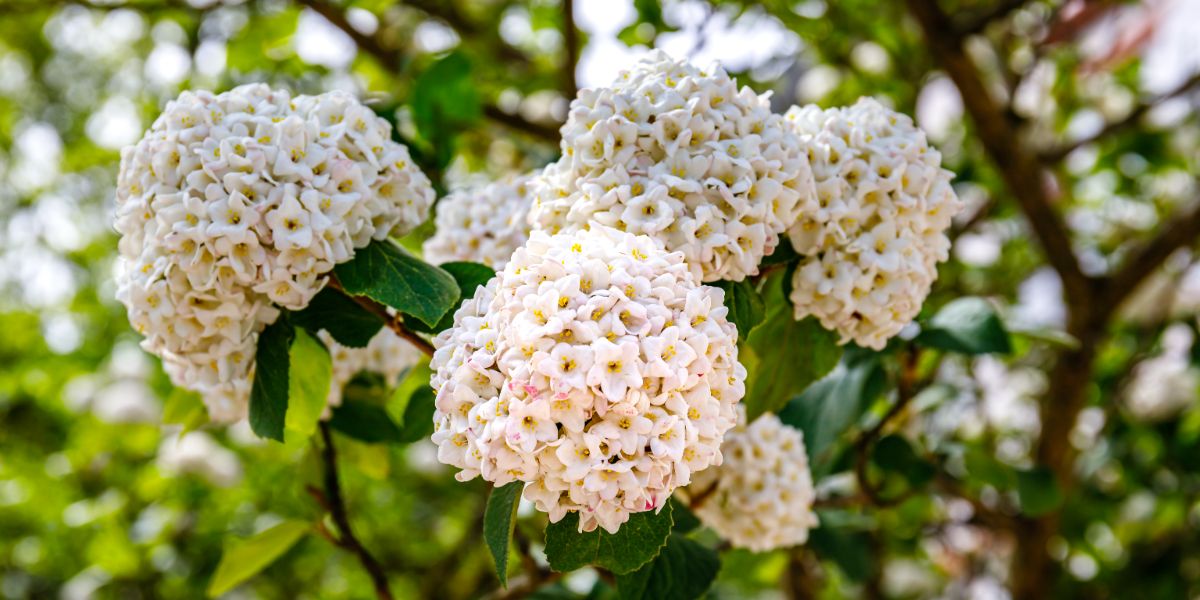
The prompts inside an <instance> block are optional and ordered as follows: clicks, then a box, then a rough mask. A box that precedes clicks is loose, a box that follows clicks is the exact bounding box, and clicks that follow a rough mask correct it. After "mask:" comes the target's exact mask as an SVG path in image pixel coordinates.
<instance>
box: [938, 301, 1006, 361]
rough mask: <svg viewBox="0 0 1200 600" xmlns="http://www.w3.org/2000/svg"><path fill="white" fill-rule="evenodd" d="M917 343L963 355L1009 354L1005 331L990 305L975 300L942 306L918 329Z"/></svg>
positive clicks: (954, 302) (986, 302)
mask: <svg viewBox="0 0 1200 600" xmlns="http://www.w3.org/2000/svg"><path fill="white" fill-rule="evenodd" d="M917 342H918V343H920V344H922V345H924V346H927V347H930V348H938V349H940V350H948V351H950V352H960V353H963V354H989V353H999V354H1008V353H1010V352H1012V341H1011V340H1010V339H1009V337H1008V331H1007V330H1005V328H1004V323H1003V322H1002V321H1001V320H1000V316H999V315H997V314H996V309H995V308H994V307H993V306H992V303H991V302H988V301H987V300H984V299H983V298H975V297H969V298H959V299H957V300H953V301H951V302H950V303H949V304H947V305H945V306H943V307H942V309H941V310H939V311H938V312H937V314H935V315H933V318H931V319H930V320H929V323H928V324H926V325H925V326H924V327H922V328H921V334H920V335H919V336H917Z"/></svg>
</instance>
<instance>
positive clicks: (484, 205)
mask: <svg viewBox="0 0 1200 600" xmlns="http://www.w3.org/2000/svg"><path fill="white" fill-rule="evenodd" d="M531 175H532V174H527V175H523V176H520V177H510V178H507V179H504V180H501V181H496V182H493V183H489V184H487V185H484V186H480V187H474V188H467V189H463V190H458V191H454V192H451V193H450V194H448V195H447V196H446V197H445V198H442V199H441V201H440V202H438V205H437V217H436V219H435V223H436V225H437V231H436V232H435V233H434V234H433V237H431V238H429V239H428V240H426V241H425V245H424V254H425V260H428V261H429V262H431V263H434V264H442V263H447V262H452V261H462V260H465V261H470V262H477V263H482V264H485V265H487V266H489V267H492V268H493V269H503V268H504V265H505V264H507V263H508V259H509V257H511V256H512V253H513V252H514V251H515V250H516V249H517V248H518V247H520V246H521V244H524V243H525V240H527V239H529V229H530V225H529V218H528V217H529V206H530V204H532V202H533V198H532V196H531V195H530V193H529V190H530V187H529V178H530V176H531Z"/></svg>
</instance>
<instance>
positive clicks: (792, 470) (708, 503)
mask: <svg viewBox="0 0 1200 600" xmlns="http://www.w3.org/2000/svg"><path fill="white" fill-rule="evenodd" d="M738 409H739V410H738V412H739V415H738V417H739V418H738V426H737V427H736V428H735V429H733V430H732V431H730V432H729V433H727V434H726V435H725V444H724V445H722V446H721V453H722V454H723V455H724V457H725V462H724V463H722V464H721V466H719V467H716V468H712V469H708V470H707V471H702V472H700V473H697V474H696V476H695V477H694V478H693V479H692V484H691V485H690V486H689V487H688V488H687V489H686V490H682V491H680V494H681V495H682V496H684V497H685V499H687V500H688V501H689V502H691V503H692V504H693V506H692V510H693V511H694V512H695V513H696V516H697V517H699V518H700V521H701V522H703V523H704V524H705V525H707V526H708V527H711V528H712V529H713V531H715V532H717V534H718V535H720V536H721V537H723V538H725V539H726V540H728V541H729V542H730V543H732V544H733V545H734V546H737V547H740V548H746V549H748V550H752V551H754V552H766V551H768V550H774V549H776V548H786V547H789V546H796V545H799V544H803V543H804V542H806V541H807V540H808V530H809V529H812V528H814V527H816V526H817V515H816V513H814V512H813V510H812V505H813V500H815V498H816V493H815V492H814V490H813V481H812V473H811V472H810V471H809V467H808V454H807V453H806V452H805V449H804V436H803V434H802V433H801V432H800V430H799V429H795V428H793V427H789V426H787V425H784V424H783V422H782V421H780V420H779V417H777V416H775V415H774V414H773V413H764V414H763V415H762V416H760V417H758V418H757V419H755V420H754V422H753V423H751V424H750V425H749V426H747V425H746V411H745V408H744V407H741V406H739V407H738Z"/></svg>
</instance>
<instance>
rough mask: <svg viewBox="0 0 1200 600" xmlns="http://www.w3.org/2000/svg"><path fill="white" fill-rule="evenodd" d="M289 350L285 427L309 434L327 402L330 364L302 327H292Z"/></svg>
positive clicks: (330, 376) (319, 344)
mask: <svg viewBox="0 0 1200 600" xmlns="http://www.w3.org/2000/svg"><path fill="white" fill-rule="evenodd" d="M295 332H296V335H295V337H294V338H293V339H292V346H291V349H289V350H288V361H289V365H295V368H291V367H290V366H289V368H288V411H287V418H286V419H285V423H286V425H287V428H288V429H290V430H292V431H295V432H297V433H299V434H301V435H304V436H309V435H312V434H313V432H315V431H316V430H317V421H319V420H320V419H321V413H323V412H325V405H326V404H327V403H328V402H329V384H330V381H331V380H332V379H333V363H332V362H330V358H329V351H328V350H326V349H325V346H322V345H321V342H318V341H317V340H316V339H315V338H313V337H312V336H311V335H309V334H307V333H305V332H304V330H303V329H297V330H295Z"/></svg>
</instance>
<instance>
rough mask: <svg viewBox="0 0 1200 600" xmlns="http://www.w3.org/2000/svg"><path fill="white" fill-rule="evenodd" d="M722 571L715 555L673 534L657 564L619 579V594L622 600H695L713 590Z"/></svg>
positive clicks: (656, 558)
mask: <svg viewBox="0 0 1200 600" xmlns="http://www.w3.org/2000/svg"><path fill="white" fill-rule="evenodd" d="M720 570H721V559H720V557H719V556H717V553H716V552H715V551H713V550H712V549H710V548H706V547H704V546H702V545H701V544H700V543H698V542H695V541H693V540H690V539H688V538H687V537H685V536H684V535H683V534H680V533H674V534H672V535H671V537H670V538H668V539H667V545H666V546H664V547H663V549H662V551H661V552H659V554H658V556H656V557H654V560H652V561H650V562H648V563H646V564H645V565H643V566H642V568H640V569H638V570H637V571H634V572H632V573H628V574H624V575H617V591H618V592H619V594H620V597H621V599H622V600H694V599H695V598H699V597H701V596H703V595H704V593H705V592H707V591H708V588H710V587H712V584H713V581H715V580H716V578H717V572H718V571H720Z"/></svg>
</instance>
